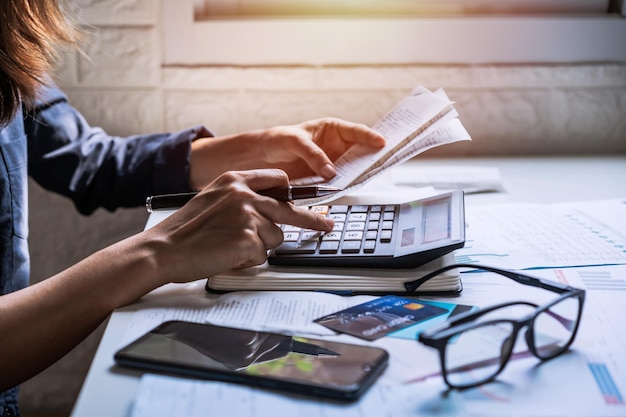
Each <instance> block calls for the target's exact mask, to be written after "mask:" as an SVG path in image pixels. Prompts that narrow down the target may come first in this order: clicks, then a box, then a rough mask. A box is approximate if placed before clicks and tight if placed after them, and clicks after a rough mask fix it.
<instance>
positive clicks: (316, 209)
mask: <svg viewBox="0 0 626 417" xmlns="http://www.w3.org/2000/svg"><path fill="white" fill-rule="evenodd" d="M311 211H312V212H314V213H319V214H326V213H328V206H313V207H311Z"/></svg>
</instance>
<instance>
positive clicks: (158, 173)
mask: <svg viewBox="0 0 626 417" xmlns="http://www.w3.org/2000/svg"><path fill="white" fill-rule="evenodd" d="M24 126H25V130H26V135H27V138H28V172H29V175H30V176H31V177H32V178H33V179H34V180H35V181H37V182H38V183H39V184H40V185H41V186H42V187H44V188H46V189H48V190H51V191H54V192H57V193H60V194H62V195H65V196H67V197H69V198H71V199H72V200H73V201H74V203H75V205H76V207H77V209H78V210H79V211H80V212H81V213H83V214H89V213H91V212H92V211H94V210H95V209H96V208H98V207H104V208H106V209H108V210H111V211H112V210H115V209H116V208H118V207H134V206H139V205H142V204H144V202H145V199H146V196H148V195H153V194H162V193H173V192H184V191H190V187H189V166H190V155H191V142H192V141H193V140H195V139H197V138H201V137H208V136H213V134H212V133H211V132H210V131H209V130H208V129H206V128H205V127H203V126H196V127H192V128H189V129H186V130H183V131H180V132H175V133H153V134H145V135H135V136H129V137H115V136H109V135H108V134H107V133H106V132H105V131H104V130H102V129H101V128H98V127H92V126H90V125H89V124H88V123H87V121H86V120H85V119H84V117H83V116H82V115H81V114H80V113H79V112H78V111H77V110H76V109H74V108H73V107H72V106H71V105H70V104H69V102H68V100H67V97H66V96H65V94H63V93H62V92H61V91H60V90H59V89H57V88H54V87H51V88H47V89H45V90H44V92H43V94H42V95H41V98H40V99H39V101H38V102H36V103H35V104H34V105H32V106H29V108H27V109H26V111H25V120H24Z"/></svg>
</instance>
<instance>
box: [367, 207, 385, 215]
mask: <svg viewBox="0 0 626 417" xmlns="http://www.w3.org/2000/svg"><path fill="white" fill-rule="evenodd" d="M382 209H383V206H372V207H371V208H370V212H372V213H376V214H378V212H380V211H382Z"/></svg>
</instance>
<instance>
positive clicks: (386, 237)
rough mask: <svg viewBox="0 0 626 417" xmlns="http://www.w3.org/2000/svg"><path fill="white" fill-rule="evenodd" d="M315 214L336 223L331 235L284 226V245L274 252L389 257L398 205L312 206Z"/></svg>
mask: <svg viewBox="0 0 626 417" xmlns="http://www.w3.org/2000/svg"><path fill="white" fill-rule="evenodd" d="M310 209H311V210H312V211H315V212H317V213H320V214H322V215H325V216H326V217H329V218H331V219H333V220H334V221H335V227H334V229H333V230H332V231H331V232H328V233H324V232H319V231H315V230H306V229H301V228H299V227H295V226H289V225H283V226H282V230H283V234H284V241H283V243H282V244H281V245H280V246H278V247H277V248H276V249H275V254H276V255H278V256H280V255H320V256H324V255H331V256H332V255H335V256H336V255H342V256H344V255H357V256H358V255H359V254H367V255H372V254H374V255H376V254H381V253H383V252H384V254H388V253H389V251H390V250H393V249H392V248H390V246H391V245H390V244H391V242H392V240H393V231H394V224H395V223H396V221H397V217H398V213H399V206H397V205H372V206H367V205H352V206H350V205H335V206H313V207H311V208H310Z"/></svg>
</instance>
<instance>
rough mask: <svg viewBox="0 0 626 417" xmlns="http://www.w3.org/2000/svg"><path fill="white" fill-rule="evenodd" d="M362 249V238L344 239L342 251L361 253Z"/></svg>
mask: <svg viewBox="0 0 626 417" xmlns="http://www.w3.org/2000/svg"><path fill="white" fill-rule="evenodd" d="M360 250H361V241H360V240H344V242H343V244H342V245H341V252H342V253H359V251H360Z"/></svg>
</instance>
